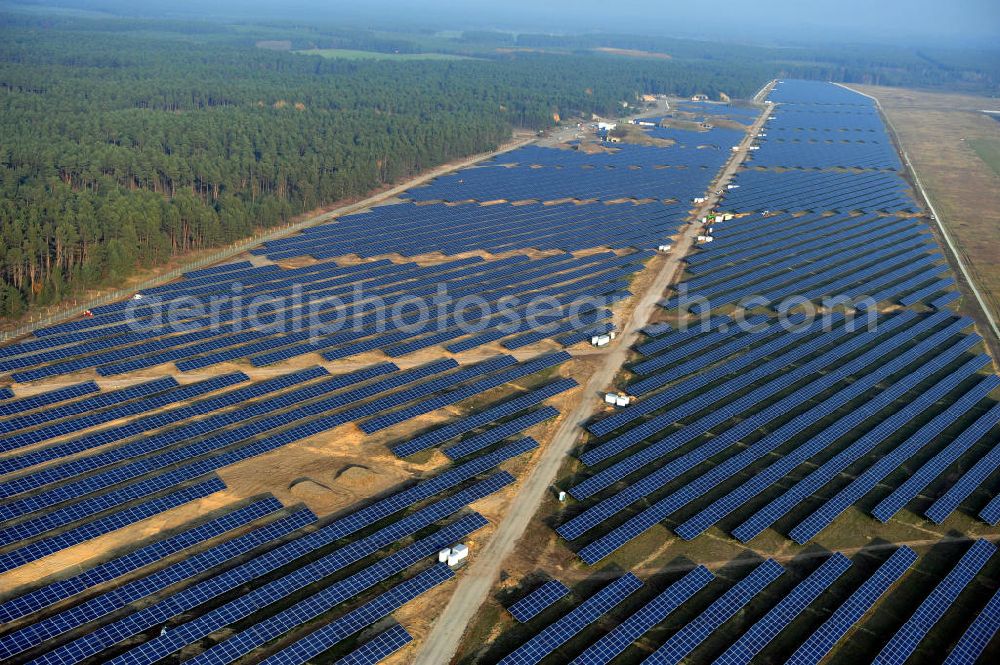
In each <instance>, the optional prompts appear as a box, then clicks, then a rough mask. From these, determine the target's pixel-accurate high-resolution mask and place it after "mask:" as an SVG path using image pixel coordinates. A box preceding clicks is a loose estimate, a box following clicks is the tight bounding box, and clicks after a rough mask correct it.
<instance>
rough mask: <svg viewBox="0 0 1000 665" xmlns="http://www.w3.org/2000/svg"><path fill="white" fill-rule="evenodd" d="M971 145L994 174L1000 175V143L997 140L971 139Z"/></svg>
mask: <svg viewBox="0 0 1000 665" xmlns="http://www.w3.org/2000/svg"><path fill="white" fill-rule="evenodd" d="M969 145H970V146H971V147H972V149H973V150H975V152H976V154H977V155H979V159H981V160H983V161H984V162H986V163H987V164H988V165H989V167H990V168H991V169H993V172H994V173H996V174H997V175H1000V141H998V140H996V139H971V140H970V141H969Z"/></svg>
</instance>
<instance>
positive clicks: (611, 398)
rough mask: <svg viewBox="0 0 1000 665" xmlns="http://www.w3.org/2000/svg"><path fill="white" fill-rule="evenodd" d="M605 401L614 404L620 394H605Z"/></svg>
mask: <svg viewBox="0 0 1000 665" xmlns="http://www.w3.org/2000/svg"><path fill="white" fill-rule="evenodd" d="M604 401H605V402H606V403H608V404H614V403H615V402H617V401H618V395H616V394H614V393H606V394H605V395H604Z"/></svg>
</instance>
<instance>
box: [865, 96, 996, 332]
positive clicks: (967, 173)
mask: <svg viewBox="0 0 1000 665" xmlns="http://www.w3.org/2000/svg"><path fill="white" fill-rule="evenodd" d="M852 87H854V88H856V89H857V90H859V91H861V92H864V93H865V94H869V95H872V96H873V97H875V98H876V99H878V100H879V103H880V104H881V106H882V109H883V111H884V113H885V114H886V116H887V117H888V118H889V121H890V122H891V123H892V126H893V128H894V129H895V131H896V135H897V139H898V140H899V142H900V143H901V145H902V149H903V150H904V151H905V152H906V153H907V155H908V156H909V158H910V162H911V163H912V165H913V168H914V169H915V170H916V172H917V175H918V176H919V177H920V179H921V181H922V182H923V184H924V187H925V188H926V190H927V193H928V195H929V196H930V197H931V203H932V204H933V205H934V207H935V208H936V209H937V211H938V213H939V214H940V215H941V218H942V219H941V222H942V223H943V224H945V226H946V227H947V228H948V230H949V231H950V232H951V233H952V235H953V236H954V239H955V241H956V243H957V245H958V246H959V249H960V252H961V254H962V256H963V258H964V259H965V262H966V264H967V266H968V268H969V270H970V272H971V273H972V278H973V280H975V281H976V282H977V284H978V285H979V287H980V289H981V291H982V294H983V296H984V298H985V299H986V301H987V305H988V307H989V308H990V309H991V310H992V315H993V317H994V320H996V319H997V318H1000V243H997V242H996V234H997V232H998V229H1000V172H998V171H997V159H998V156H997V146H998V144H1000V143H998V142H1000V122H997V121H996V120H994V119H993V118H991V117H990V116H989V115H987V114H985V113H982V109H988V108H992V105H993V104H994V103H995V100H992V99H988V98H985V97H973V96H968V95H952V94H944V93H934V92H923V91H916V90H905V89H898V88H882V87H876V86H852Z"/></svg>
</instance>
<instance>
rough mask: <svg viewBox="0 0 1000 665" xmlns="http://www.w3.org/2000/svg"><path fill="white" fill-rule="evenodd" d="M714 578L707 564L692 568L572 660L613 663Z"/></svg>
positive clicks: (583, 663) (586, 664) (590, 664)
mask: <svg viewBox="0 0 1000 665" xmlns="http://www.w3.org/2000/svg"><path fill="white" fill-rule="evenodd" d="M712 579H713V575H712V573H710V572H709V571H708V569H707V568H705V567H704V566H698V567H697V568H695V569H693V570H692V571H690V572H689V573H687V574H686V575H685V576H684V577H682V578H681V579H679V580H677V581H676V582H674V583H673V584H671V585H670V586H669V587H668V588H667V589H666V590H665V591H663V592H662V593H660V594H659V595H658V596H656V597H655V598H653V600H651V601H649V602H648V603H646V604H645V605H643V606H642V608H640V609H639V610H638V611H637V612H635V614H632V615H631V616H629V617H628V618H627V619H625V620H624V621H622V622H621V623H620V624H618V626H616V627H615V629H614V630H612V631H611V632H610V633H608V634H607V635H605V636H604V637H602V638H601V639H599V640H598V641H597V642H595V643H594V644H592V645H591V646H590V647H588V648H587V650H586V651H584V652H583V653H581V654H580V655H579V656H577V657H576V659H574V660H573V665H604V664H605V663H608V662H610V661H611V660H613V659H614V658H616V657H617V656H618V655H619V654H621V653H622V652H623V651H624V650H625V649H627V648H628V647H629V645H630V644H632V643H633V642H635V641H636V640H637V639H639V638H640V637H642V636H643V635H644V634H645V633H646V632H648V631H649V630H650V629H651V628H653V627H654V626H655V625H656V624H658V623H662V622H663V620H664V619H666V618H667V617H668V616H669V615H670V613H671V612H673V611H674V610H676V609H677V608H678V607H680V606H681V605H683V604H684V603H685V602H687V601H688V600H689V599H690V598H691V597H692V596H693V595H694V594H696V593H698V592H699V591H700V590H701V589H703V588H705V586H706V585H707V584H708V583H709V582H711V581H712Z"/></svg>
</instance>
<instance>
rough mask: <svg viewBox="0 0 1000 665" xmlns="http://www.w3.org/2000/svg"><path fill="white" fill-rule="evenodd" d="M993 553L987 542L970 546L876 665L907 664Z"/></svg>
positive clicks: (993, 549)
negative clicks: (922, 641)
mask: <svg viewBox="0 0 1000 665" xmlns="http://www.w3.org/2000/svg"><path fill="white" fill-rule="evenodd" d="M996 549H997V548H996V545H994V544H993V543H990V542H989V541H986V540H977V541H976V542H975V543H973V545H972V547H970V548H969V550H968V551H967V552H966V553H965V554H964V555H963V556H962V558H961V559H959V561H958V563H957V564H955V567H954V568H953V569H952V570H951V571H950V572H949V573H948V574H947V575H946V576H945V578H944V579H943V580H941V583H940V584H938V586H937V587H935V588H934V590H933V591H931V593H930V595H928V596H927V598H925V599H924V601H923V602H922V603H921V604H920V606H919V607H917V609H916V611H915V612H914V613H913V615H912V616H911V617H910V618H909V619H908V620H907V621H906V623H905V624H903V626H902V628H900V629H899V631H897V632H896V634H895V635H893V636H892V639H890V640H889V642H888V643H887V644H886V645H885V646H884V647H883V648H882V651H880V652H879V654H878V656H877V657H876V658H875V660H874V662H875V663H878V664H879V665H888V664H890V663H895V664H897V665H903V663H905V662H906V661H907V660H909V658H910V656H911V655H912V654H913V652H914V651H915V650H916V649H917V647H918V645H919V644H920V642H921V640H923V638H924V636H925V635H926V634H927V632H928V631H929V630H930V629H931V628H932V627H933V626H934V624H936V623H937V622H938V621H939V620H940V619H941V617H942V616H943V615H944V614H945V612H947V611H948V609H949V608H950V607H951V604H952V603H953V602H954V601H955V598H956V597H958V594H960V593H961V592H962V590H963V589H965V587H966V586H967V585H968V584H969V583H970V582H971V581H972V579H973V578H974V577H975V576H976V573H978V572H979V570H980V569H981V568H982V567H983V565H984V564H985V563H986V560H987V559H989V558H990V557H991V556H992V555H993V553H994V552H995V551H996Z"/></svg>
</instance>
